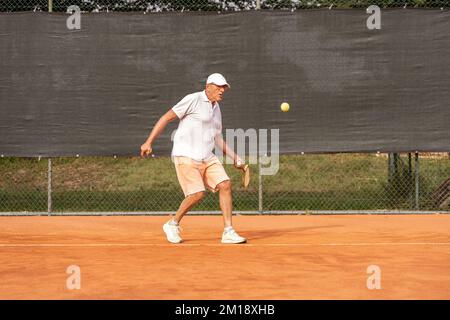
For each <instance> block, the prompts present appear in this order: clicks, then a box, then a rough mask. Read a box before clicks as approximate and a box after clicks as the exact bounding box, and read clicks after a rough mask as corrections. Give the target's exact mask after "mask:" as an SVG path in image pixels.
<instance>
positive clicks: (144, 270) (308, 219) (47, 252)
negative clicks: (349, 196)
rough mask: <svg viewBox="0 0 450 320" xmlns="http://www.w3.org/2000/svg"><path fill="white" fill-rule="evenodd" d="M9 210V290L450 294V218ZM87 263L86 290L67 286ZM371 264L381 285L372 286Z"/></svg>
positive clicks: (4, 225)
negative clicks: (232, 241) (173, 217)
mask: <svg viewBox="0 0 450 320" xmlns="http://www.w3.org/2000/svg"><path fill="white" fill-rule="evenodd" d="M167 219H168V218H167V217H165V216H55V217H39V216H36V217H23V216H22V217H0V239H1V241H0V299H168V300H174V299H238V300H239V299H449V298H450V238H449V231H450V215H390V216H388V215H351V216H350V215H347V216H346V215H334V216H326V215H320V216H315V215H291V216H235V217H234V225H235V227H236V230H238V232H240V233H241V234H242V235H243V236H245V237H247V238H248V239H249V242H248V243H247V244H244V245H223V244H221V243H220V237H221V232H222V217H221V216H189V215H188V216H187V217H185V219H184V220H183V224H182V227H183V232H182V236H183V239H184V243H182V244H179V245H174V244H170V243H168V242H166V239H165V235H164V233H163V231H162V224H163V223H164V222H165V221H167ZM71 265H76V266H79V267H80V272H81V278H80V285H81V288H80V289H75V290H69V289H67V287H66V281H67V278H68V277H70V274H67V273H66V270H67V268H68V267H69V266H71ZM370 265H376V266H379V267H380V270H381V276H380V284H381V289H373V290H369V289H368V288H367V279H368V277H370V276H371V274H369V273H367V268H368V266H370Z"/></svg>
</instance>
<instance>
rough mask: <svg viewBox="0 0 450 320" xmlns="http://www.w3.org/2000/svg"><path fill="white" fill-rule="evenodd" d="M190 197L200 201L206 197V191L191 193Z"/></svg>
mask: <svg viewBox="0 0 450 320" xmlns="http://www.w3.org/2000/svg"><path fill="white" fill-rule="evenodd" d="M188 197H190V198H191V199H192V200H194V201H195V202H199V201H201V200H202V199H203V198H204V197H205V191H200V192H196V193H193V194H190V195H189V196H188Z"/></svg>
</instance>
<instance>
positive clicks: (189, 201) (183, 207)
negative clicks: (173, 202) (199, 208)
mask: <svg viewBox="0 0 450 320" xmlns="http://www.w3.org/2000/svg"><path fill="white" fill-rule="evenodd" d="M204 196H205V192H204V191H200V192H197V193H193V194H190V195H188V196H187V197H186V198H184V200H183V201H182V202H181V204H180V207H179V208H178V211H177V213H176V214H175V217H173V221H174V222H176V223H180V221H181V219H182V218H183V217H184V215H185V214H186V213H187V212H188V211H189V210H191V209H192V207H194V206H195V205H196V204H197V203H199V202H200V201H201V200H202V199H203V197H204Z"/></svg>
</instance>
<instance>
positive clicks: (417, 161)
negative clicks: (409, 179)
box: [414, 152, 419, 210]
mask: <svg viewBox="0 0 450 320" xmlns="http://www.w3.org/2000/svg"><path fill="white" fill-rule="evenodd" d="M414 160H415V165H414V172H415V189H416V210H419V153H418V152H416V153H415V157H414Z"/></svg>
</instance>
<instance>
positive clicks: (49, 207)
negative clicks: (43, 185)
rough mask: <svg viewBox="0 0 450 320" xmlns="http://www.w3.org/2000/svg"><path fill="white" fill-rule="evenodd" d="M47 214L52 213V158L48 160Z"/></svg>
mask: <svg viewBox="0 0 450 320" xmlns="http://www.w3.org/2000/svg"><path fill="white" fill-rule="evenodd" d="M47 213H48V215H49V216H50V214H51V213H52V158H48V168H47Z"/></svg>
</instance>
